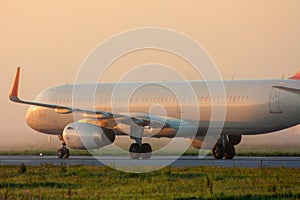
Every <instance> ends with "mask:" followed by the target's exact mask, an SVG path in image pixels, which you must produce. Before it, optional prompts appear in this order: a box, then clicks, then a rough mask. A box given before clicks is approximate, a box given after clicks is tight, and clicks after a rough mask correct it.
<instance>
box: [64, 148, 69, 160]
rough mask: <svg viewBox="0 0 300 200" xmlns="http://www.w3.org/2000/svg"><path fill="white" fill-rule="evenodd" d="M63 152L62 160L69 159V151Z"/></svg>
mask: <svg viewBox="0 0 300 200" xmlns="http://www.w3.org/2000/svg"><path fill="white" fill-rule="evenodd" d="M63 151H64V156H63V158H64V159H67V158H69V156H70V151H69V149H63Z"/></svg>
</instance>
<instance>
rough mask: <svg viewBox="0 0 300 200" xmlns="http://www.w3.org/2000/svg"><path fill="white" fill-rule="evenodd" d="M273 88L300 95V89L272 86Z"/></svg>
mask: <svg viewBox="0 0 300 200" xmlns="http://www.w3.org/2000/svg"><path fill="white" fill-rule="evenodd" d="M272 87H273V88H278V89H281V90H284V91H287V92H291V93H294V94H298V95H300V89H297V88H291V87H284V86H272Z"/></svg>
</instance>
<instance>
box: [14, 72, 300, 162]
mask: <svg viewBox="0 0 300 200" xmlns="http://www.w3.org/2000/svg"><path fill="white" fill-rule="evenodd" d="M19 80H20V67H18V68H17V72H16V75H15V79H14V81H13V85H12V89H11V91H10V94H9V99H10V100H11V101H13V102H15V103H20V104H27V105H30V107H29V109H28V111H27V113H26V122H27V124H28V125H29V126H30V127H31V128H32V129H34V130H36V131H39V132H41V133H45V134H50V135H57V136H58V137H59V139H60V140H62V147H61V148H60V149H58V152H57V157H58V158H63V159H66V158H68V157H69V155H70V153H69V150H68V148H67V147H70V148H73V149H98V148H101V147H104V146H107V145H110V144H112V143H114V141H115V137H116V136H117V135H120V136H130V138H131V139H133V140H134V141H135V142H134V143H132V144H131V145H130V147H129V155H130V157H131V158H132V159H140V158H141V159H149V158H150V157H151V155H152V147H151V145H150V144H148V143H143V138H144V137H147V136H148V137H149V136H150V137H155V138H161V137H167V138H173V137H184V138H191V139H192V146H193V147H195V148H201V145H202V142H203V140H204V137H205V136H206V134H207V130H208V128H209V124H210V120H211V115H212V111H211V109H212V101H214V102H215V103H216V105H217V106H218V102H219V101H220V102H222V101H225V102H226V103H225V104H224V105H225V107H226V115H225V118H224V121H223V128H222V129H221V133H220V134H219V135H218V138H217V140H216V143H215V144H213V145H214V146H213V148H212V154H213V156H214V158H215V159H223V158H225V159H232V158H234V156H235V147H234V146H235V145H237V144H239V143H240V142H241V140H242V136H243V135H257V134H265V133H270V132H274V131H278V130H282V129H286V128H289V127H292V126H295V125H298V124H299V123H300V115H299V113H300V96H299V95H300V81H299V80H300V71H299V72H298V73H297V74H296V75H294V76H292V77H290V78H289V79H268V80H267V79H266V80H224V81H223V84H224V87H225V91H226V95H225V96H211V95H210V92H209V91H208V89H207V85H206V81H203V80H193V81H188V83H189V84H190V85H191V87H192V89H193V90H194V91H193V92H194V94H195V97H191V98H194V100H195V101H196V104H194V105H189V106H190V108H191V109H192V110H193V109H199V110H200V113H201V116H200V117H199V119H196V120H195V119H192V118H191V117H189V115H187V117H186V118H183V119H182V118H180V117H181V116H182V112H183V110H182V109H181V107H180V105H179V103H180V102H179V101H178V99H177V98H176V96H175V95H174V94H172V92H169V91H167V90H166V89H163V88H164V87H158V86H157V84H156V83H153V84H148V85H146V86H145V87H143V89H142V90H140V91H136V93H134V94H133V95H131V96H126V95H124V94H126V91H127V89H128V88H131V89H132V88H135V87H137V85H138V84H141V83H138V82H127V83H118V86H119V87H120V88H121V90H120V91H125V93H123V94H121V95H119V96H116V97H113V96H112V95H113V89H114V87H115V86H116V84H117V83H85V84H64V85H58V86H55V87H51V88H48V89H46V90H44V91H42V92H41V93H40V94H39V95H38V96H37V97H36V98H35V100H34V101H25V100H22V99H20V98H19V96H18V92H19ZM215 82H217V81H211V84H214V83H215ZM142 84H143V83H142ZM163 84H164V85H166V86H168V87H173V88H177V87H181V85H182V81H170V82H163ZM74 88H76V89H77V90H78V91H80V92H78V94H77V96H74V94H73V92H74ZM91 94H93V96H91ZM184 98H190V97H188V96H186V97H184ZM113 101H115V102H116V103H117V107H118V109H117V111H116V109H114V108H113V107H112V106H111V105H112V102H113ZM124 102H125V103H124ZM157 104H160V105H163V107H164V109H165V110H164V111H165V115H162V114H160V113H159V112H158V113H155V112H152V113H149V109H151V107H152V106H153V105H157ZM74 105H76V107H74ZM126 109H127V110H130V114H129V113H128V112H125V111H126ZM124 113H125V114H124ZM74 114H76V116H77V117H74V116H75V115H74ZM179 128H181V130H182V131H181V133H180V134H178V130H179ZM191 130H196V133H195V135H193V134H190V131H191Z"/></svg>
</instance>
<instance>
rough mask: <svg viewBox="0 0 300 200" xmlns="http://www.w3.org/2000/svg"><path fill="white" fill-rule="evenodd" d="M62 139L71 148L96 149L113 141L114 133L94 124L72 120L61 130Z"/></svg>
mask: <svg viewBox="0 0 300 200" xmlns="http://www.w3.org/2000/svg"><path fill="white" fill-rule="evenodd" d="M62 135H63V139H64V141H65V143H66V144H67V146H69V147H71V148H73V149H97V148H101V147H104V146H106V145H110V144H112V143H113V142H114V141H115V133H114V132H113V131H112V130H110V129H105V128H102V127H100V126H96V125H94V124H89V123H85V122H73V123H71V124H68V125H67V126H66V127H65V128H64V131H63V134H62Z"/></svg>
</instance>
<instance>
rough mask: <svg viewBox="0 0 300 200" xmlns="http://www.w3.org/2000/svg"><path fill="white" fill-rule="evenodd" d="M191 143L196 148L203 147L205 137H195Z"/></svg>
mask: <svg viewBox="0 0 300 200" xmlns="http://www.w3.org/2000/svg"><path fill="white" fill-rule="evenodd" d="M190 143H191V145H192V146H193V147H194V148H196V149H201V147H202V145H203V139H202V138H194V139H190Z"/></svg>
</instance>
